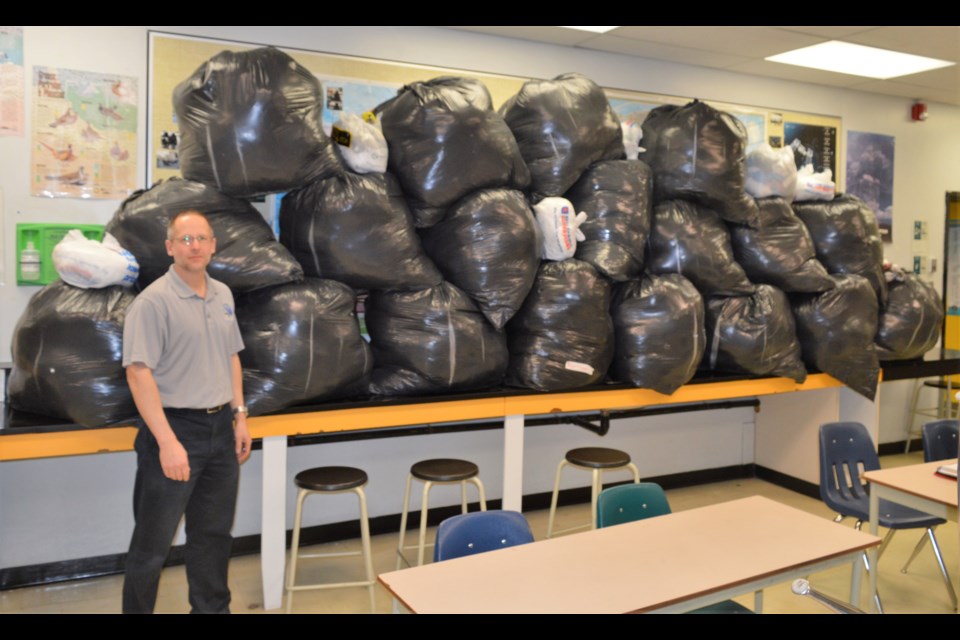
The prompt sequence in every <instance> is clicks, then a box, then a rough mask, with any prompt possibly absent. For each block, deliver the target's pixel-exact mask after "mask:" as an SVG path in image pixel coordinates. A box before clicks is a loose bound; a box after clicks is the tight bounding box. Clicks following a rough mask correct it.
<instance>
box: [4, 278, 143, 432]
mask: <svg viewBox="0 0 960 640" xmlns="http://www.w3.org/2000/svg"><path fill="white" fill-rule="evenodd" d="M133 298H134V294H133V292H131V291H130V289H128V288H126V287H120V286H114V287H106V288H104V289H78V288H77V287H71V286H70V285H68V284H66V283H65V282H63V281H61V280H57V281H56V282H53V283H52V284H49V285H47V286H46V287H44V288H43V289H41V290H40V291H38V292H37V293H36V294H34V296H33V297H32V298H31V299H30V302H29V303H28V304H27V308H26V309H25V310H24V312H23V315H22V316H21V317H20V320H19V322H17V326H16V328H15V329H14V330H13V345H12V347H13V371H12V372H11V374H10V380H9V389H8V390H9V393H10V406H11V407H13V408H14V409H18V410H20V411H28V412H30V413H37V414H40V415H47V416H53V417H55V418H61V419H63V420H69V421H70V422H75V423H77V424H79V425H83V426H84V427H103V426H105V425H108V424H113V423H117V422H121V421H126V420H131V419H133V418H135V417H136V416H137V407H136V405H134V403H133V396H132V395H130V388H129V387H128V386H127V376H126V372H125V371H124V369H123V364H122V362H123V320H124V318H125V317H126V314H127V308H128V307H129V306H130V303H131V302H133Z"/></svg>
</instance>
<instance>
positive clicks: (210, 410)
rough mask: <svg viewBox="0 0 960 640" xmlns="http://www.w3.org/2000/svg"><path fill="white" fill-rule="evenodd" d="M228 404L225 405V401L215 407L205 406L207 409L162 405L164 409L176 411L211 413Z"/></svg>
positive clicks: (224, 407) (218, 411)
mask: <svg viewBox="0 0 960 640" xmlns="http://www.w3.org/2000/svg"><path fill="white" fill-rule="evenodd" d="M228 406H229V405H227V404H226V403H225V404H218V405H217V406H215V407H209V408H207V409H187V408H183V409H181V408H177V407H164V408H163V410H164V411H176V412H177V413H202V414H212V413H220V412H221V411H223V410H224V409H226V408H227V407H228Z"/></svg>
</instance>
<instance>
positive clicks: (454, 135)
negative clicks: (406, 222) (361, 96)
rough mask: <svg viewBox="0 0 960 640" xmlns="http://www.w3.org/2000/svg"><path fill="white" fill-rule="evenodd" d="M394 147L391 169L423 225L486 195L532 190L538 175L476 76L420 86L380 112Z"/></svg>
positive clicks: (405, 91)
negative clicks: (533, 175)
mask: <svg viewBox="0 0 960 640" xmlns="http://www.w3.org/2000/svg"><path fill="white" fill-rule="evenodd" d="M376 111H377V113H378V114H379V117H380V124H381V125H382V127H383V136H384V137H385V138H386V139H387V146H388V148H389V155H388V160H387V162H388V165H387V166H388V167H389V168H390V172H391V173H393V174H395V175H396V176H397V178H398V179H399V180H400V186H401V187H403V191H404V193H405V194H406V196H407V199H408V200H409V202H410V207H411V209H412V210H413V214H414V220H415V221H416V224H417V226H418V227H429V226H432V225H434V224H436V223H437V222H439V221H440V219H441V218H442V217H443V214H444V212H445V211H446V209H447V207H450V206H451V205H453V203H455V202H456V201H457V200H459V199H460V198H462V197H463V196H465V195H467V194H468V193H472V192H473V191H476V190H478V189H488V188H493V187H508V188H518V189H524V188H526V187H527V185H528V184H529V183H530V172H529V171H528V170H527V167H526V165H525V164H524V163H523V158H522V157H521V155H520V149H519V148H518V147H517V141H516V140H515V139H514V137H513V133H512V132H511V131H510V128H509V127H507V124H506V123H505V122H504V121H503V117H502V116H500V114H498V113H497V112H496V111H494V110H493V101H492V100H491V98H490V92H489V91H487V88H486V87H485V86H484V85H483V83H482V82H480V81H479V80H475V79H473V78H453V77H442V78H435V79H433V80H429V81H427V82H414V83H412V84H408V85H407V86H405V87H403V88H402V89H400V91H399V92H398V93H397V96H396V97H395V98H392V99H391V100H389V101H387V102H385V103H383V104H381V105H380V106H378V107H377V108H376Z"/></svg>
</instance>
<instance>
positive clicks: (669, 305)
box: [610, 273, 706, 395]
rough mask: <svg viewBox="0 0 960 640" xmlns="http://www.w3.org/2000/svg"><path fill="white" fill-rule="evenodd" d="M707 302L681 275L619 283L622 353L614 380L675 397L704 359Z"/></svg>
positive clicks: (616, 301) (617, 326)
mask: <svg viewBox="0 0 960 640" xmlns="http://www.w3.org/2000/svg"><path fill="white" fill-rule="evenodd" d="M703 314H704V309H703V298H702V297H701V296H700V293H699V292H698V291H697V290H696V288H695V287H694V286H693V284H691V283H690V281H689V280H687V279H686V278H684V277H683V276H681V275H678V274H676V273H668V274H666V275H662V276H654V275H645V276H644V277H643V279H642V280H631V281H629V282H625V283H623V284H620V285H617V287H616V291H615V293H614V296H613V302H612V303H611V305H610V315H611V316H612V318H613V326H614V330H615V332H616V353H615V354H614V357H613V365H612V366H611V367H610V377H612V378H614V379H615V380H620V381H623V382H629V383H630V384H632V385H634V386H636V387H640V388H643V389H653V390H654V391H659V392H660V393H663V394H666V395H670V394H671V393H673V392H674V391H676V390H677V389H679V388H680V387H682V386H683V385H685V384H686V383H687V382H689V381H690V379H691V378H693V376H694V374H695V373H696V372H697V367H698V366H699V365H700V360H701V359H702V358H703V350H704V348H705V345H706V336H705V334H704V315H703Z"/></svg>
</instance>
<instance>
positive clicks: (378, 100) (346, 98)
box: [319, 78, 402, 135]
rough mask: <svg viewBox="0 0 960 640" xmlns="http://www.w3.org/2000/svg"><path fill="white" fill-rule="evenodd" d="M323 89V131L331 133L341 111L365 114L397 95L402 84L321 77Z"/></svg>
mask: <svg viewBox="0 0 960 640" xmlns="http://www.w3.org/2000/svg"><path fill="white" fill-rule="evenodd" d="M319 80H320V85H321V88H322V90H323V96H324V99H323V131H324V132H325V133H326V134H327V135H330V131H331V129H332V128H333V124H334V123H335V122H336V121H337V120H338V119H339V118H340V114H341V113H353V114H356V115H358V116H359V115H363V114H364V113H365V112H367V111H371V110H373V108H374V107H376V106H378V105H380V104H382V103H384V102H386V101H387V100H389V99H390V98H393V97H394V96H396V95H397V90H398V89H400V87H401V86H402V85H399V84H396V83H376V82H364V81H362V80H340V79H323V78H319Z"/></svg>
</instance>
